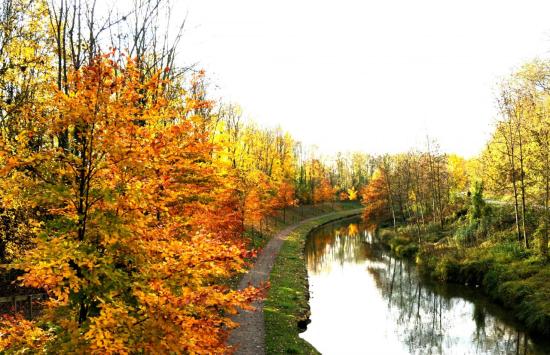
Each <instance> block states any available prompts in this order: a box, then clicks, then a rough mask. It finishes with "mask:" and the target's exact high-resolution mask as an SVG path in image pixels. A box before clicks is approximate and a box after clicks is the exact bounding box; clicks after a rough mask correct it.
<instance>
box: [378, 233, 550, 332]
mask: <svg viewBox="0 0 550 355" xmlns="http://www.w3.org/2000/svg"><path fill="white" fill-rule="evenodd" d="M454 228H455V229H456V230H458V228H460V226H455V227H454ZM403 231H404V230H401V231H400V230H398V231H397V232H394V231H392V230H388V229H384V230H382V231H381V232H380V233H379V236H380V238H381V240H382V241H383V242H384V243H385V244H387V245H388V246H389V247H390V248H391V249H392V251H393V252H394V253H395V254H396V255H398V256H403V257H414V258H415V259H416V262H417V265H418V267H419V269H420V271H421V272H423V273H424V274H427V275H429V276H431V277H432V278H435V279H437V280H440V281H443V282H452V283H459V284H465V285H468V286H472V287H476V288H479V289H480V290H482V291H483V292H484V293H485V294H486V295H487V296H489V298H490V299H491V300H492V301H494V302H496V303H498V304H500V305H502V306H503V307H505V308H506V309H508V310H510V312H511V314H512V315H513V316H514V317H515V318H516V319H518V320H519V321H521V322H522V323H523V324H524V325H525V327H526V329H527V330H528V331H530V332H532V333H534V334H539V335H542V336H546V337H547V336H550V264H549V263H548V261H547V260H544V259H543V258H541V257H540V256H539V255H537V254H536V253H535V252H534V251H533V250H531V249H530V250H525V249H524V248H523V247H521V246H520V245H519V244H518V242H517V241H516V240H515V238H514V232H513V231H509V230H500V231H494V232H493V233H492V234H491V235H489V237H488V238H486V239H485V240H483V241H480V242H479V243H476V244H474V245H469V246H464V245H460V243H458V242H457V241H456V240H454V239H452V238H447V239H446V240H445V242H440V243H423V244H422V245H421V246H419V245H418V244H417V240H416V239H415V238H413V237H411V236H409V235H407V233H403Z"/></svg>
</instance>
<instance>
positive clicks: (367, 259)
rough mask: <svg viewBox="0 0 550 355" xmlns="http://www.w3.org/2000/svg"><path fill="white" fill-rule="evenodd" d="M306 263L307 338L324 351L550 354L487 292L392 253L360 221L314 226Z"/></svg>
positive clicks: (308, 243) (548, 346)
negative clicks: (427, 273) (420, 269)
mask: <svg viewBox="0 0 550 355" xmlns="http://www.w3.org/2000/svg"><path fill="white" fill-rule="evenodd" d="M306 260H307V267H308V274H309V290H310V294H311V299H310V306H311V323H310V324H309V325H308V328H307V330H306V331H305V332H304V333H302V334H301V337H302V338H304V339H306V340H307V341H309V342H310V343H311V344H312V345H313V346H315V347H316V348H317V350H319V351H320V352H321V353H323V354H460V355H463V354H550V344H549V343H547V342H546V341H543V340H539V339H533V338H531V337H530V336H529V335H527V334H525V333H524V332H523V330H522V328H521V326H520V325H518V324H517V323H515V322H514V321H513V320H512V319H511V318H510V317H509V316H508V315H507V314H506V311H505V310H503V309H502V308H500V307H498V306H497V305H494V304H492V303H491V302H490V301H488V300H487V298H486V297H484V296H483V295H482V294H481V292H479V291H477V290H475V289H471V288H468V287H465V286H459V285H445V284H439V283H433V282H430V281H428V280H425V279H423V278H422V277H420V276H419V275H418V273H417V272H416V269H415V266H414V264H412V263H410V262H407V261H404V260H400V259H395V258H393V257H392V256H391V255H390V254H389V252H388V251H387V250H385V248H383V246H382V245H381V244H379V243H378V242H377V241H376V237H375V236H373V235H372V234H371V233H370V232H369V231H367V230H365V228H364V227H363V226H362V223H361V220H360V219H349V220H346V221H340V222H335V223H332V224H329V225H327V226H325V227H323V228H321V229H318V230H316V231H314V232H313V233H312V234H311V235H310V236H309V237H308V240H307V242H306ZM549 297H550V296H549Z"/></svg>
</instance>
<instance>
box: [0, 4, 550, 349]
mask: <svg viewBox="0 0 550 355" xmlns="http://www.w3.org/2000/svg"><path fill="white" fill-rule="evenodd" d="M169 12H170V4H169V1H167V0H136V1H134V2H133V3H132V6H130V7H129V8H128V9H122V8H121V9H117V8H113V9H111V10H109V11H105V10H102V9H100V6H99V3H98V2H96V1H93V0H92V1H85V0H59V1H48V0H0V28H1V31H0V130H1V136H0V265H1V267H0V298H3V297H4V298H8V299H9V298H10V297H14V296H18V295H21V296H26V295H31V294H41V295H44V297H42V298H41V299H40V300H39V301H37V304H36V305H34V307H35V308H36V309H35V314H34V316H32V317H29V316H28V313H29V310H28V309H23V310H20V311H17V309H13V307H11V306H10V304H9V303H8V304H7V306H6V305H2V304H0V313H1V315H0V353H3V352H6V353H39V352H43V353H97V354H108V353H116V354H123V353H189V354H193V353H224V352H229V351H231V348H230V347H229V345H228V344H227V339H228V336H229V333H230V330H231V329H233V328H235V327H237V326H238V324H236V322H234V321H233V320H232V318H231V316H232V315H234V314H235V313H237V310H238V309H251V304H252V302H254V301H256V300H258V299H261V298H263V297H265V294H264V293H265V290H263V289H261V288H256V287H247V288H245V289H243V290H238V289H236V288H235V287H232V286H231V282H230V281H229V280H231V279H232V278H235V277H239V275H242V274H243V273H244V272H245V271H246V270H247V269H248V268H249V267H250V263H251V260H254V257H255V256H256V254H257V253H258V251H259V248H258V247H257V246H256V245H255V244H254V242H253V241H252V239H253V237H252V236H253V235H254V233H255V232H257V231H259V232H260V234H261V232H262V230H265V229H266V228H269V227H268V226H269V224H270V223H273V221H274V220H278V221H283V222H284V223H286V222H287V217H288V216H287V214H288V211H290V210H292V209H296V208H299V207H304V206H318V205H323V206H331V207H332V209H334V204H335V203H339V202H342V201H360V202H361V203H362V204H363V206H364V211H363V217H364V219H365V221H366V222H367V223H368V224H369V226H372V227H373V228H379V229H381V230H382V232H381V233H382V234H385V235H386V237H387V243H388V245H390V246H391V249H392V251H394V252H395V254H397V255H399V256H405V257H414V258H415V260H416V262H417V263H418V265H419V267H420V268H422V269H424V270H425V271H426V272H427V273H429V274H431V275H432V276H433V277H435V278H437V279H440V280H443V281H450V282H457V283H469V284H472V285H476V286H480V287H481V288H482V289H484V290H485V291H486V292H487V294H489V295H490V296H491V297H492V298H493V299H494V300H495V301H497V302H499V303H501V304H503V305H504V306H506V307H508V308H510V309H513V310H514V312H515V314H516V315H517V317H518V318H519V319H521V320H522V321H524V322H525V323H526V324H527V327H528V328H530V329H532V330H534V331H536V332H540V333H544V334H548V331H549V329H550V311H549V309H550V306H549V303H548V299H547V295H548V294H550V286H548V282H547V280H548V277H549V276H550V266H549V265H550V264H549V263H548V242H549V233H550V62H549V61H545V60H534V61H532V62H529V63H526V64H525V65H523V66H522V67H521V68H520V69H519V70H517V71H516V72H514V73H513V74H511V75H510V76H509V77H508V78H507V79H505V80H503V81H502V82H501V83H500V84H499V92H498V95H497V98H496V103H497V105H498V108H499V117H498V119H497V120H496V122H495V125H494V127H493V132H492V135H491V137H490V140H489V141H488V142H487V144H486V148H485V149H484V150H483V151H482V152H480V154H479V155H478V156H476V157H473V158H464V157H461V156H459V155H456V154H450V153H447V152H444V151H442V150H441V149H440V148H439V144H438V142H437V140H435V139H433V137H427V138H426V141H425V145H424V146H423V147H422V148H417V149H412V150H411V151H409V152H403V153H400V154H376V155H375V154H369V153H363V152H343V153H335V154H334V155H332V156H326V155H323V154H320V153H319V152H318V149H317V148H316V147H312V146H308V145H306V144H302V143H301V142H300V141H298V140H297V139H295V138H293V136H292V135H291V134H290V133H289V132H286V131H285V130H284V129H283V128H281V127H267V126H262V125H259V124H257V123H255V122H254V121H252V120H250V119H248V118H247V117H246V115H245V114H244V110H243V109H242V108H241V107H240V106H239V105H238V104H237V103H233V102H225V101H223V99H217V98H214V97H213V96H212V95H211V89H210V85H211V81H210V79H209V76H208V68H205V69H202V68H200V67H199V66H198V65H189V66H181V65H180V64H178V63H181V61H180V58H179V57H180V56H182V54H180V53H181V52H180V49H179V43H180V40H181V37H182V35H183V32H182V29H183V27H184V22H182V23H181V24H180V26H179V32H176V33H174V32H173V31H169V28H172V27H169V25H166V24H165V22H164V20H165V19H166V18H167V17H169V16H167V14H169ZM471 129H472V130H475V129H477V128H476V127H471ZM467 138H468V137H464V140H465V144H466V142H467ZM14 299H15V298H14ZM29 300H30V302H31V305H30V307H31V312H32V307H33V303H32V298H29ZM5 306H6V307H5ZM31 314H32V313H31Z"/></svg>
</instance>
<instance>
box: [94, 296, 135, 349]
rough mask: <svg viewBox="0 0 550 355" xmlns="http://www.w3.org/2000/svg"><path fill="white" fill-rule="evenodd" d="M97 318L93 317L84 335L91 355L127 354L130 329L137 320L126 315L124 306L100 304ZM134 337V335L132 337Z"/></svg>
mask: <svg viewBox="0 0 550 355" xmlns="http://www.w3.org/2000/svg"><path fill="white" fill-rule="evenodd" d="M100 308H101V310H100V313H99V316H97V317H94V318H93V319H92V321H91V324H90V326H89V328H88V331H86V333H85V334H84V339H86V340H87V341H88V342H89V343H90V348H89V350H90V352H91V353H92V354H128V353H130V352H131V348H130V347H129V346H128V345H129V343H130V342H129V340H130V338H131V337H132V335H133V334H134V330H133V329H132V327H133V326H134V325H135V323H136V322H137V320H136V319H135V318H133V317H132V316H130V315H129V314H128V309H127V308H126V306H125V305H117V304H106V303H102V304H101V306H100ZM134 336H135V335H134Z"/></svg>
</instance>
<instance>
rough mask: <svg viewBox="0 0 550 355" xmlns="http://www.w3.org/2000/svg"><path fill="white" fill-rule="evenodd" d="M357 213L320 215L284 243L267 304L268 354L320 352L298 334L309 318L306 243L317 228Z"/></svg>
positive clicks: (265, 312) (272, 273)
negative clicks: (305, 258) (305, 257)
mask: <svg viewBox="0 0 550 355" xmlns="http://www.w3.org/2000/svg"><path fill="white" fill-rule="evenodd" d="M353 214H357V212H353V211H349V210H347V211H340V212H334V213H331V214H329V215H326V216H323V217H320V218H318V219H316V220H314V221H311V222H309V223H306V224H304V225H302V226H300V227H299V228H297V229H296V230H294V231H293V232H292V233H291V234H290V235H289V236H288V238H287V240H286V241H285V243H284V244H283V246H282V248H281V250H280V252H279V255H278V257H277V259H276V261H275V265H274V266H273V270H272V271H271V276H270V282H271V288H270V290H269V294H268V297H267V299H266V300H265V303H264V316H265V326H266V351H267V353H268V354H285V353H290V354H318V352H317V351H316V350H315V348H313V347H312V346H311V345H310V344H309V343H308V342H306V341H304V340H302V339H301V338H300V337H299V336H298V334H299V333H300V327H302V328H303V327H304V326H305V325H306V324H307V321H308V318H309V304H308V299H309V290H308V281H307V270H306V265H305V262H304V244H305V240H306V236H307V234H308V233H310V232H311V231H312V230H313V229H315V228H317V227H319V226H321V225H323V224H326V223H328V222H331V221H333V220H337V219H340V218H345V217H348V216H351V215H353Z"/></svg>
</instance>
